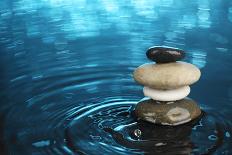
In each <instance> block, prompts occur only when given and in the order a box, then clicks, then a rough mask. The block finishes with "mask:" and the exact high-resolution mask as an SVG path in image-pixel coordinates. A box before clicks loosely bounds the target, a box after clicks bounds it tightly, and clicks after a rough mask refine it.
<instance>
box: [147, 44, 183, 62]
mask: <svg viewBox="0 0 232 155" xmlns="http://www.w3.org/2000/svg"><path fill="white" fill-rule="evenodd" d="M146 55H147V58H148V59H150V60H152V61H155V62H156V63H169V62H175V61H179V60H181V59H183V58H184V57H185V52H184V51H183V50H181V49H178V48H172V47H166V46H153V47H150V48H149V49H148V50H147V52H146Z"/></svg>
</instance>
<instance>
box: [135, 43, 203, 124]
mask: <svg viewBox="0 0 232 155" xmlns="http://www.w3.org/2000/svg"><path fill="white" fill-rule="evenodd" d="M146 55H147V57H148V59H150V60H152V61H154V62H155V63H149V64H143V65H141V66H139V67H138V68H136V70H135V71H134V79H135V81H137V82H138V83H139V84H141V85H144V88H143V93H144V95H145V96H147V97H149V99H145V100H142V101H140V102H139V103H138V104H137V105H136V107H135V114H136V115H137V117H138V118H139V119H142V120H145V121H148V122H152V123H155V124H162V125H179V124H183V123H187V122H189V121H191V120H193V119H195V118H197V117H198V116H200V114H201V110H200V108H199V106H198V105H197V104H196V102H194V101H193V100H192V99H190V98H187V96H188V94H189V93H190V87H189V85H191V84H193V83H195V82H197V81H198V80H199V78H200V75H201V72H200V70H199V69H198V68H197V67H196V66H194V65H192V64H190V63H186V62H181V61H180V60H181V59H183V58H184V57H185V52H184V51H183V50H180V49H176V48H171V47H163V46H155V47H151V48H149V49H148V51H147V53H146Z"/></svg>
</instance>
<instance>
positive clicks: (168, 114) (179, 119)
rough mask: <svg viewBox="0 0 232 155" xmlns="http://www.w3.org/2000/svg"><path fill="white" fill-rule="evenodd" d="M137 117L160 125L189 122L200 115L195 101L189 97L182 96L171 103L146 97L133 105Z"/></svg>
mask: <svg viewBox="0 0 232 155" xmlns="http://www.w3.org/2000/svg"><path fill="white" fill-rule="evenodd" d="M135 114H136V116H137V118H138V119H141V120H144V121H148V122H151V123H154V124H161V125H172V126H175V125H180V124H184V123H187V122H190V121H192V120H194V119H196V118H198V117H199V116H200V115H201V110H200V108H199V106H198V105H197V103H196V102H195V101H193V100H191V99H189V98H184V99H182V100H179V101H175V102H172V103H169V102H162V103H160V102H159V103H157V101H155V100H152V99H146V100H143V101H141V102H139V103H138V104H137V105H136V107H135Z"/></svg>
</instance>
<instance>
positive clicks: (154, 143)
mask: <svg viewBox="0 0 232 155" xmlns="http://www.w3.org/2000/svg"><path fill="white" fill-rule="evenodd" d="M153 45H167V46H174V47H178V48H182V49H185V50H187V51H188V53H187V57H186V59H185V61H187V62H190V63H193V64H195V65H197V66H198V67H200V68H201V71H202V77H201V80H200V81H199V82H198V83H197V84H195V85H194V86H192V87H191V88H192V91H191V94H190V97H191V98H193V99H194V100H196V101H197V102H198V103H199V105H200V106H201V107H202V109H203V110H204V111H205V113H204V115H203V117H202V119H200V120H196V121H195V122H191V123H189V124H186V125H182V126H179V127H162V126H155V125H152V124H149V123H144V122H137V121H136V119H135V118H134V116H133V112H132V111H133V107H134V105H135V104H136V103H137V102H138V101H139V100H140V99H141V98H143V94H142V87H141V86H139V85H137V84H136V83H135V82H134V80H133V78H132V75H131V73H132V72H133V70H134V69H135V68H136V67H137V66H139V65H141V64H143V63H146V62H148V60H147V59H146V57H145V51H146V49H147V48H148V47H150V46H153ZM0 78H1V79H0V103H1V105H0V112H1V114H0V146H1V150H0V152H1V154H14V155H27V154H28V155H31V154H33V155H43V154H70V155H71V154H81V155H82V154H89V155H95V154H96V155H99V154H175V155H176V154H189V153H190V152H192V153H193V154H207V153H208V154H212V153H214V154H225V155H226V154H227V155H229V154H232V149H231V148H232V139H231V134H232V122H231V119H232V114H231V113H232V110H231V108H232V103H231V102H232V1H230V0H223V1H213V0H198V1H186V0H136V1H132V0H131V1H130V0H125V1H116V0H98V1H95V2H93V1H90V0H8V1H7V0H1V1H0Z"/></svg>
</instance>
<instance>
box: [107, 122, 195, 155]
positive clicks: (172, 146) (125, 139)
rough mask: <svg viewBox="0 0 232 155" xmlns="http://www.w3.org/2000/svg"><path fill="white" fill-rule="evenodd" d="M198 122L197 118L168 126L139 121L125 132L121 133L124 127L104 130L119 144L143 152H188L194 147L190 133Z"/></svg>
mask: <svg viewBox="0 0 232 155" xmlns="http://www.w3.org/2000/svg"><path fill="white" fill-rule="evenodd" d="M198 122H199V119H197V120H194V121H192V122H190V123H188V124H185V125H181V126H176V127H170V126H161V125H154V124H152V123H147V122H143V121H139V122H137V123H136V124H131V125H130V126H127V128H126V131H127V133H126V134H125V132H124V134H123V130H125V129H122V130H121V131H120V130H119V131H118V130H115V129H111V128H105V129H104V130H105V131H106V132H108V133H110V134H111V135H112V137H113V138H114V140H115V141H116V142H117V143H119V144H120V145H122V146H124V147H126V148H130V149H135V150H139V151H141V152H144V153H145V154H155V153H162V154H173V155H174V154H190V153H191V152H192V150H193V148H194V144H193V143H192V142H191V139H190V135H191V132H192V128H193V127H194V126H195V125H197V124H198ZM138 133H139V136H138ZM127 134H128V135H127Z"/></svg>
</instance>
